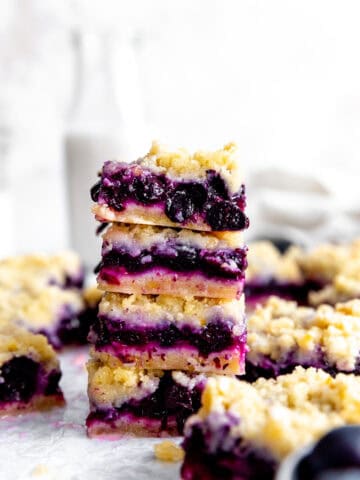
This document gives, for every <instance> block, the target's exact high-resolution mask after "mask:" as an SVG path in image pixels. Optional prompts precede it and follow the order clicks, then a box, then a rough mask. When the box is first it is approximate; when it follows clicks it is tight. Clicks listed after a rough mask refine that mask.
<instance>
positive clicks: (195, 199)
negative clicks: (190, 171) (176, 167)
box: [165, 183, 207, 223]
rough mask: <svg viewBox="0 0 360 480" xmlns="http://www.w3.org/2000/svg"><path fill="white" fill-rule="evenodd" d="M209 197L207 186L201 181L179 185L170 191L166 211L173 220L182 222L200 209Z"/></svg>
mask: <svg viewBox="0 0 360 480" xmlns="http://www.w3.org/2000/svg"><path fill="white" fill-rule="evenodd" d="M206 198H207V193H206V190H205V187H204V186H203V185H201V184H199V183H187V184H183V185H179V186H178V187H176V188H175V189H174V190H173V191H172V192H170V194H169V196H168V198H167V200H166V206H165V213H166V215H167V216H168V218H170V220H171V221H172V222H177V223H182V222H185V220H187V219H188V218H190V217H191V216H192V215H193V214H194V213H195V212H197V211H200V210H201V209H202V208H203V206H204V204H205V202H206Z"/></svg>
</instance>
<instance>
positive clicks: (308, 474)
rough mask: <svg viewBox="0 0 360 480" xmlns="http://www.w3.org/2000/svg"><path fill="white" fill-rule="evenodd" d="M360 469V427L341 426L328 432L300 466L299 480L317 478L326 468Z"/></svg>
mask: <svg viewBox="0 0 360 480" xmlns="http://www.w3.org/2000/svg"><path fill="white" fill-rule="evenodd" d="M351 467H356V468H359V469H360V427H358V426H355V425H352V426H345V427H340V428H336V429H334V430H332V431H331V432H329V433H328V434H326V435H325V436H324V437H323V438H322V439H321V440H319V442H318V443H317V444H316V445H315V447H314V449H313V450H312V452H311V453H310V454H309V455H308V456H306V457H305V458H304V459H303V460H302V461H301V462H300V464H299V466H298V477H299V480H304V479H306V480H312V479H315V478H316V479H317V478H318V476H319V475H320V474H322V473H324V474H325V472H326V470H331V469H342V468H348V469H349V468H351ZM359 478H360V477H359Z"/></svg>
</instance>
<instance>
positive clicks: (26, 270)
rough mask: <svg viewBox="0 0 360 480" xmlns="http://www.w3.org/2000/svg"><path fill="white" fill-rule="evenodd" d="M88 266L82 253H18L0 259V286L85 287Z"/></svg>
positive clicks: (14, 288) (13, 287) (17, 287)
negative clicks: (80, 257)
mask: <svg viewBox="0 0 360 480" xmlns="http://www.w3.org/2000/svg"><path fill="white" fill-rule="evenodd" d="M83 283H84V269H83V266H82V264H81V262H80V259H79V257H78V255H76V254H75V253H73V252H62V253H59V254H57V255H44V254H33V255H18V256H15V257H9V258H5V259H3V260H0V287H3V288H10V289H12V290H17V289H20V288H27V287H29V288H33V287H34V285H37V286H39V287H40V286H47V285H57V286H59V287H62V288H81V287H82V286H83Z"/></svg>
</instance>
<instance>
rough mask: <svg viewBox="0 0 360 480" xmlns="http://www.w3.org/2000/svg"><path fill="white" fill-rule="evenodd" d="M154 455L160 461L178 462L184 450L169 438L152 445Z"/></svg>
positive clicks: (181, 458) (182, 456)
mask: <svg viewBox="0 0 360 480" xmlns="http://www.w3.org/2000/svg"><path fill="white" fill-rule="evenodd" d="M154 450H155V457H156V459H157V460H160V461H162V462H180V461H182V460H183V458H184V450H183V449H182V448H181V447H180V446H179V445H177V444H176V443H175V442H173V441H171V440H164V441H163V442H161V443H157V444H156V445H155V447H154Z"/></svg>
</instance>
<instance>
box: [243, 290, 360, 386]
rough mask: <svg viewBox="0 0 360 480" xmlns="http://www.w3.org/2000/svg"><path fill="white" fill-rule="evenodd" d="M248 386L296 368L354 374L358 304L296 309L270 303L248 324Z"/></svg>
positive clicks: (358, 352) (359, 334)
mask: <svg viewBox="0 0 360 480" xmlns="http://www.w3.org/2000/svg"><path fill="white" fill-rule="evenodd" d="M248 347H249V350H250V351H249V352H248V354H247V359H246V375H245V378H246V379H247V380H249V381H253V380H256V379H257V378H259V377H265V378H271V377H277V376H278V375H280V374H283V373H288V372H291V371H292V370H293V369H294V368H295V367H296V366H297V365H301V366H303V367H315V368H319V369H322V370H325V371H326V372H328V373H329V374H331V375H334V374H336V373H339V372H344V373H354V374H359V373H360V368H359V364H360V361H359V360H360V300H352V301H349V302H347V303H339V304H337V305H336V306H335V307H332V306H330V305H321V306H319V307H318V308H317V309H314V308H310V307H300V306H298V305H297V304H296V302H290V301H285V300H281V299H280V298H278V297H272V298H270V299H269V300H268V301H267V303H265V305H263V306H258V308H257V309H256V310H255V311H254V312H253V313H252V314H251V315H250V316H249V318H248Z"/></svg>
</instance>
